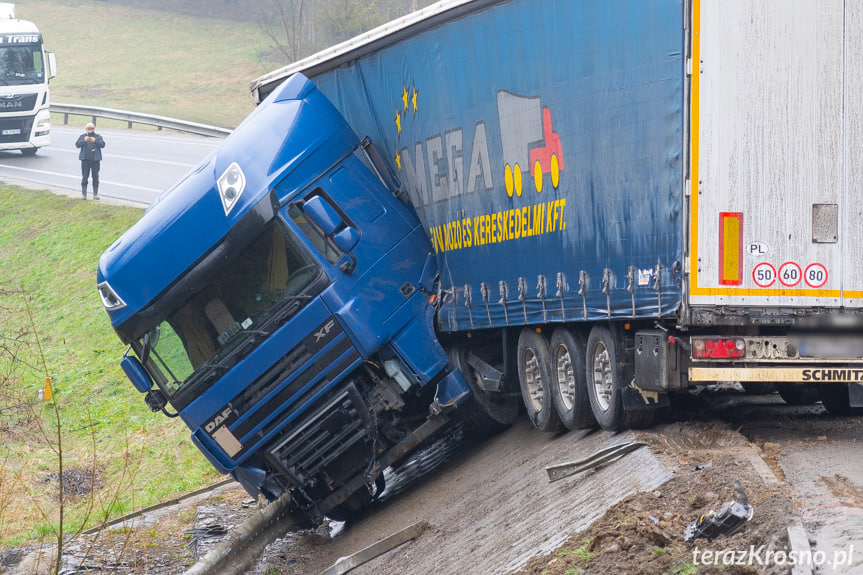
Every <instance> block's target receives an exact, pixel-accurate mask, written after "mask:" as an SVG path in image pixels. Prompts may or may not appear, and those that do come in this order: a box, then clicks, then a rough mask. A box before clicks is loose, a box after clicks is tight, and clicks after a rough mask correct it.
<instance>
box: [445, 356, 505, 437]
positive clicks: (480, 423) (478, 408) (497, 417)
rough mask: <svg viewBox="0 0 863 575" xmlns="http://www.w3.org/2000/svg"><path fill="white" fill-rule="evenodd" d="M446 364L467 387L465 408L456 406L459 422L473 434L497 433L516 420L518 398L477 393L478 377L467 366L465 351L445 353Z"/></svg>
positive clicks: (503, 394) (480, 390) (487, 392)
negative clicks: (448, 362) (469, 395)
mask: <svg viewBox="0 0 863 575" xmlns="http://www.w3.org/2000/svg"><path fill="white" fill-rule="evenodd" d="M447 355H448V356H449V360H450V363H451V364H452V366H453V367H454V368H456V369H457V370H459V371H460V372H461V374H462V376H463V377H464V380H465V381H466V382H467V384H468V386H469V387H470V390H471V393H472V394H473V397H472V398H471V400H470V401H469V402H467V403H466V404H465V405H461V406H459V411H460V412H461V415H462V419H463V420H464V422H465V423H466V424H468V425H469V426H470V427H471V428H473V429H475V430H476V431H480V432H483V431H500V430H503V429H505V428H507V427H509V426H510V425H512V424H513V423H515V422H516V420H517V419H518V396H515V395H508V394H507V393H506V392H505V391H504V392H501V393H493V392H490V391H484V390H482V389H480V387H479V384H478V383H477V379H478V377H479V374H477V372H476V370H475V369H474V368H473V367H471V365H470V364H469V363H468V362H467V350H465V349H463V348H461V347H452V348H449V349H447Z"/></svg>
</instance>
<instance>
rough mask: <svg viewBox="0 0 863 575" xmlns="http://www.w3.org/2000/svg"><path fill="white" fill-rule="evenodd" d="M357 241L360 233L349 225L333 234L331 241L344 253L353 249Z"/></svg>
mask: <svg viewBox="0 0 863 575" xmlns="http://www.w3.org/2000/svg"><path fill="white" fill-rule="evenodd" d="M359 241H360V233H359V232H358V231H357V230H355V229H354V228H352V227H351V226H347V227H346V228H345V229H343V230H340V231H339V232H337V233H336V234H335V235H334V236H333V242H334V243H335V244H336V247H337V248H339V249H340V250H342V251H343V252H345V253H348V252H351V251H353V249H354V248H355V247H357V244H358V243H359Z"/></svg>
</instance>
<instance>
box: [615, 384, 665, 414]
mask: <svg viewBox="0 0 863 575" xmlns="http://www.w3.org/2000/svg"><path fill="white" fill-rule="evenodd" d="M620 392H621V398H622V399H623V408H624V409H625V410H626V411H638V410H641V409H657V408H660V407H668V406H669V405H671V401H670V400H669V398H668V393H666V392H664V391H639V390H638V389H637V388H635V387H632V386H631V385H630V386H627V387H624V388H622V389H621V390H620Z"/></svg>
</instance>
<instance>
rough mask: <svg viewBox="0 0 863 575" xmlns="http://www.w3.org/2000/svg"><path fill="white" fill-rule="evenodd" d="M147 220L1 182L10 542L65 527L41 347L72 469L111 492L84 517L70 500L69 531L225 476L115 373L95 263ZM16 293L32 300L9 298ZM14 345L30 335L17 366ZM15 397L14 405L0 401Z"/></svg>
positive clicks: (6, 536) (4, 471)
mask: <svg viewBox="0 0 863 575" xmlns="http://www.w3.org/2000/svg"><path fill="white" fill-rule="evenodd" d="M141 214H142V211H141V210H140V209H137V208H127V207H118V206H110V205H107V204H99V203H96V202H81V201H76V200H73V199H70V198H66V197H62V196H55V195H53V194H51V193H48V192H40V191H29V190H24V189H20V188H17V187H9V186H0V222H2V225H0V261H2V262H3V272H2V275H0V437H2V447H0V541H2V542H5V543H18V542H21V541H23V540H26V539H28V538H35V539H41V538H44V537H49V538H50V537H51V536H52V534H53V533H54V532H55V529H56V528H57V524H58V517H59V515H58V514H59V505H58V504H57V501H56V485H49V484H48V483H46V482H45V478H46V477H47V476H48V475H49V474H51V473H56V472H57V469H58V458H57V455H56V437H55V435H56V425H55V423H54V421H55V417H54V412H53V405H52V404H43V403H40V402H38V399H37V390H38V389H39V388H41V387H42V385H43V380H44V375H45V371H46V370H45V368H43V367H42V366H43V363H42V358H41V357H40V352H39V347H38V346H37V341H38V343H39V344H41V355H42V356H44V366H46V368H47V373H48V374H49V375H50V376H51V377H52V378H53V382H54V390H55V394H56V396H55V401H56V406H57V407H58V409H59V414H60V419H61V426H62V441H63V454H64V468H65V469H67V470H68V469H73V468H79V469H85V470H91V469H94V468H95V469H97V470H99V473H100V480H101V483H102V485H103V486H104V487H103V488H102V489H100V490H99V491H97V497H96V499H95V500H94V501H93V502H92V503H93V509H92V511H91V512H90V515H89V519H87V520H86V521H85V517H86V516H87V510H88V508H89V507H90V504H91V501H90V500H89V499H88V498H87V497H81V498H78V499H72V500H70V503H69V505H67V508H66V509H65V513H66V516H65V521H66V530H67V531H75V530H77V529H78V528H79V527H82V526H90V525H93V524H94V523H95V521H96V520H97V519H98V518H105V517H116V516H118V515H120V514H122V513H126V512H130V511H132V510H135V509H139V508H141V507H143V506H147V505H150V504H153V503H156V502H158V501H161V500H165V499H167V498H169V497H171V496H174V495H176V494H179V493H183V492H186V491H189V490H192V489H195V488H198V487H201V486H203V485H206V484H208V483H212V482H213V481H215V480H217V479H219V476H218V475H217V474H216V472H215V471H214V470H213V469H212V467H211V466H210V464H209V463H208V462H207V461H206V460H205V459H204V457H203V456H202V455H201V454H200V453H199V452H198V450H197V449H195V447H194V446H193V445H192V443H191V441H190V440H189V431H188V429H187V428H186V427H185V426H184V425H183V424H182V422H180V421H178V420H176V419H174V420H169V419H168V418H166V417H164V416H163V415H162V414H154V413H151V412H150V411H149V409H147V407H146V406H145V404H144V402H143V396H142V395H141V394H139V393H138V392H137V391H135V390H134V388H133V387H132V385H131V384H130V383H129V382H128V381H127V380H126V378H125V376H124V374H123V373H122V371H121V370H120V367H119V359H120V357H121V356H122V354H123V351H124V348H123V346H122V345H121V343H120V340H119V339H118V338H117V337H116V335H115V333H114V331H113V330H112V328H111V326H110V322H109V320H108V316H107V314H106V313H105V312H104V310H103V309H102V305H101V303H100V301H99V297H98V294H97V292H96V281H95V280H96V267H97V263H98V259H99V256H100V255H101V253H102V252H103V251H104V250H105V249H106V248H107V247H108V246H109V245H110V244H111V243H112V242H113V241H114V240H115V239H116V238H117V237H118V236H119V235H121V234H122V232H124V231H125V230H126V229H127V228H128V227H129V226H131V225H132V224H133V223H134V222H135V221H137V219H138V218H139V217H140V216H141ZM19 288H20V289H21V290H23V292H24V295H21V294H9V293H8V292H10V291H17V290H18V289H19ZM4 293H5V294H6V295H3V294H4ZM28 308H29V311H28ZM31 316H32V321H31ZM37 335H38V340H37V337H36V336H37ZM16 337H21V338H22V339H20V340H19V341H20V342H21V343H19V344H17V345H18V347H16V348H14V349H16V350H17V353H18V356H17V361H16V362H14V363H13V362H12V361H10V359H9V355H8V354H6V353H3V352H2V349H3V348H6V347H10V344H9V343H8V342H10V341H12V338H16ZM12 366H14V367H15V369H14V370H13V369H12V368H11V367H12ZM10 375H11V377H10V378H8V380H7V377H8V376H10ZM9 397H13V398H17V400H18V401H17V402H9V401H4V400H5V399H8V398H9ZM22 401H23V402H24V403H25V404H29V405H32V406H33V409H34V410H35V411H34V413H33V414H31V416H30V418H29V420H28V419H27V418H23V417H22V418H21V419H20V420H15V421H13V420H12V419H11V416H10V413H12V412H11V411H10V410H11V409H12V408H13V407H14V408H15V409H18V410H20V409H23V408H22V407H21V402H22ZM18 413H19V415H20V411H19V412H18ZM22 421H23V422H24V423H22ZM40 423H41V428H42V429H44V430H45V433H43V432H40V425H39V424H40ZM34 503H35V504H36V505H34ZM40 508H41V509H42V511H41V512H39V511H38V509H40Z"/></svg>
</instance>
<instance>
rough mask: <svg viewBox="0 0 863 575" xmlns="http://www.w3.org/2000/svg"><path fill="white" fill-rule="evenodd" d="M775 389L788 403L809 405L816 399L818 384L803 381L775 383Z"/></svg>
mask: <svg viewBox="0 0 863 575" xmlns="http://www.w3.org/2000/svg"><path fill="white" fill-rule="evenodd" d="M776 391H778V392H779V396H780V397H781V398H782V399H783V401H785V403H787V404H788V405H811V404H813V403H816V402H817V401H818V398H819V396H820V393H819V392H818V386H816V385H807V384H805V383H777V384H776Z"/></svg>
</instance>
